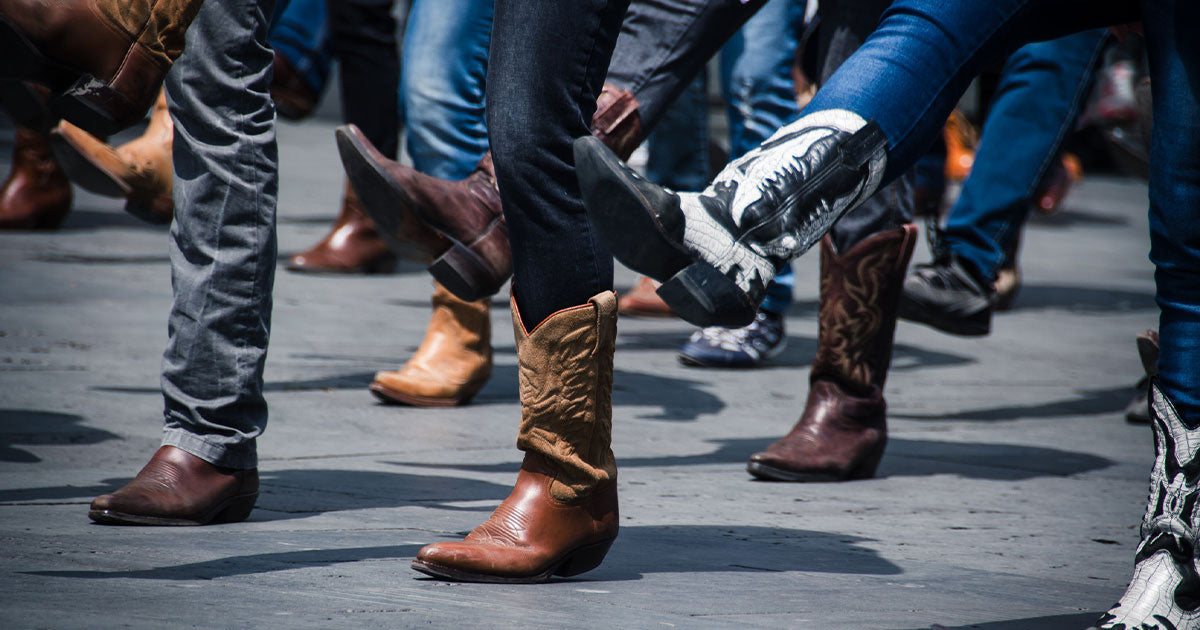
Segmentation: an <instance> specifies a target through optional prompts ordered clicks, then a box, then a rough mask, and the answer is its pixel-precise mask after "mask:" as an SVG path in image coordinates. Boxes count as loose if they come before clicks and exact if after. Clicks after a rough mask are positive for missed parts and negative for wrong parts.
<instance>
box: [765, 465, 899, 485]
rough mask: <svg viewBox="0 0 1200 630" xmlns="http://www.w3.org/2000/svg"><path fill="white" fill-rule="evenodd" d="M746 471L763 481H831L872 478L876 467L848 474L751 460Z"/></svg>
mask: <svg viewBox="0 0 1200 630" xmlns="http://www.w3.org/2000/svg"><path fill="white" fill-rule="evenodd" d="M746 472H748V473H750V474H751V475H753V476H754V478H756V479H761V480H763V481H791V482H830V481H857V480H860V479H872V478H874V477H875V467H874V466H872V467H871V469H870V470H869V471H868V470H864V469H861V468H860V469H857V470H854V471H851V472H850V473H849V474H847V475H846V476H844V477H843V476H840V475H834V474H830V473H817V472H803V471H797V470H788V469H786V468H778V467H776V466H771V465H769V464H764V463H762V462H750V463H748V464H746Z"/></svg>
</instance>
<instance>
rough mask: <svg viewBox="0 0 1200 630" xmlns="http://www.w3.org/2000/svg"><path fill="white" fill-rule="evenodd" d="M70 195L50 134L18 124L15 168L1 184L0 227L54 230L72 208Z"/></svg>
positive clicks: (13, 162) (4, 228)
mask: <svg viewBox="0 0 1200 630" xmlns="http://www.w3.org/2000/svg"><path fill="white" fill-rule="evenodd" d="M71 196H72V194H71V182H69V181H68V180H67V175H66V173H64V172H63V170H62V167H61V166H59V164H58V162H57V161H55V159H54V154H53V153H52V152H51V151H50V140H49V138H48V137H47V136H46V135H45V134H40V133H37V132H35V131H32V130H30V129H26V128H24V127H17V130H16V142H15V143H14V144H13V160H12V170H11V171H9V173H8V179H6V180H5V181H4V185H3V187H0V230H53V229H55V228H57V227H58V226H60V225H62V222H63V221H64V220H65V219H66V218H67V213H69V212H70V211H71Z"/></svg>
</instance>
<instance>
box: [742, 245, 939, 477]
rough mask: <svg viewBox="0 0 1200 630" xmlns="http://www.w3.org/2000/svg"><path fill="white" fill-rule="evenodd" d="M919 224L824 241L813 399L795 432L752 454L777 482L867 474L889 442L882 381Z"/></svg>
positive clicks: (757, 471) (753, 466)
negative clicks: (843, 246)
mask: <svg viewBox="0 0 1200 630" xmlns="http://www.w3.org/2000/svg"><path fill="white" fill-rule="evenodd" d="M916 242H917V228H916V226H914V225H911V224H909V225H905V226H903V227H900V228H896V229H892V230H886V231H884V232H880V233H878V234H875V235H874V236H871V237H869V238H867V239H866V240H864V241H862V242H860V243H859V244H858V245H855V246H854V247H853V248H852V249H851V250H850V251H848V252H846V253H845V254H842V255H838V254H837V252H836V251H835V250H834V246H833V242H832V240H830V238H829V237H828V236H827V237H825V239H824V240H823V241H822V242H821V307H820V313H819V315H818V327H819V332H818V334H817V339H818V340H817V356H816V358H815V359H813V365H812V371H811V372H810V375H809V390H808V402H807V403H806V404H805V407H804V413H803V414H802V415H801V416H800V420H799V421H798V422H797V423H796V425H795V426H794V427H792V430H791V432H789V433H788V434H787V435H785V436H783V437H782V438H780V439H779V440H777V441H776V442H775V443H773V444H771V445H770V446H768V447H767V450H765V451H763V452H761V453H755V454H754V455H752V456H751V457H750V463H749V465H747V467H746V468H747V470H748V471H749V472H750V474H751V475H754V476H755V477H757V478H759V479H771V480H775V481H842V480H847V479H867V478H870V477H873V476H874V475H875V468H876V467H877V466H878V465H879V460H880V459H882V458H883V448H884V445H886V444H887V403H886V402H885V401H884V399H883V385H884V381H885V380H886V379H887V371H888V366H889V365H890V364H891V362H892V338H893V336H894V333H895V331H896V303H897V301H898V300H899V297H900V289H901V287H902V285H903V283H904V270H905V268H907V267H908V261H909V259H910V258H911V257H912V252H913V247H914V246H915V245H916Z"/></svg>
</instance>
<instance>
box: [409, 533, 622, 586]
mask: <svg viewBox="0 0 1200 630" xmlns="http://www.w3.org/2000/svg"><path fill="white" fill-rule="evenodd" d="M616 539H617V537H616V536H613V537H612V538H609V539H607V540H602V541H600V542H597V543H591V544H588V545H582V546H580V547H576V548H575V549H573V550H571V551H569V552H567V553H566V554H564V555H563V557H562V559H559V560H556V561H554V562H551V563H550V567H549V568H547V569H546V570H545V571H542V572H540V573H536V574H533V575H514V576H509V575H491V574H487V573H475V572H472V571H463V570H461V569H455V568H453V567H444V566H441V565H437V564H431V563H428V562H423V561H421V560H416V559H414V560H413V561H412V568H413V569H414V570H416V571H419V572H421V573H424V574H425V575H429V576H432V577H435V578H440V579H443V580H450V581H454V582H482V583H486V584H539V583H542V582H546V581H548V580H550V578H552V577H554V576H556V575H557V576H559V577H571V576H575V575H579V574H581V573H586V572H588V571H591V570H592V569H595V568H596V567H598V566H600V564H601V563H602V562H604V557H605V556H606V555H607V554H608V549H609V547H612V544H613V541H614V540H616Z"/></svg>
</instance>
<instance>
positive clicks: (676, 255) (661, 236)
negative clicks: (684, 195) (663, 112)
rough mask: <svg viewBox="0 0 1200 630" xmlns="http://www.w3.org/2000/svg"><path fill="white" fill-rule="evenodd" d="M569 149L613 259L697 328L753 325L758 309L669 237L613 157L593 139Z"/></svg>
mask: <svg viewBox="0 0 1200 630" xmlns="http://www.w3.org/2000/svg"><path fill="white" fill-rule="evenodd" d="M574 150H575V165H576V172H577V173H578V174H579V184H580V189H581V191H582V193H583V196H584V199H585V204H584V205H585V206H586V207H587V211H588V217H589V218H590V220H591V223H592V225H593V226H594V227H595V228H596V230H597V231H598V232H600V234H601V237H602V239H603V240H604V242H605V243H606V244H607V245H608V247H609V249H610V250H611V251H612V253H613V255H614V256H615V257H616V258H617V260H620V261H621V263H623V264H624V265H626V266H628V267H629V268H631V269H633V270H634V271H637V272H639V273H641V274H644V275H647V276H650V277H651V278H653V279H655V280H658V281H659V282H661V283H662V286H661V287H659V288H658V291H657V293H658V295H659V296H660V297H662V298H663V300H664V301H665V302H666V303H667V304H668V305H670V307H671V310H672V311H674V312H675V314H676V315H678V316H679V317H681V318H683V319H685V320H687V321H689V322H691V323H693V324H696V325H697V326H702V327H708V326H727V327H733V328H740V327H742V326H746V325H748V324H749V323H750V322H752V321H753V320H754V315H755V313H757V311H758V309H757V305H754V304H751V303H750V301H749V299H748V298H747V297H746V295H745V294H744V293H743V292H742V291H741V289H739V288H738V286H737V284H736V283H734V281H733V280H730V279H729V278H727V277H726V276H725V275H724V274H722V273H721V272H720V271H718V270H717V269H716V268H715V267H713V266H712V265H710V264H708V263H706V262H703V261H701V260H697V259H696V258H695V257H694V256H693V255H692V254H690V253H689V252H688V251H687V250H685V249H684V248H683V247H682V246H680V245H679V244H678V243H679V241H680V240H681V239H679V238H672V237H671V235H670V234H669V233H668V231H667V229H666V228H665V227H664V226H663V225H662V223H660V222H659V220H658V217H657V214H656V212H655V208H654V206H653V205H652V203H653V202H652V201H651V200H649V199H647V198H646V197H645V196H644V194H643V192H642V190H640V189H639V187H638V185H637V181H635V180H634V179H632V177H631V176H630V171H629V170H628V168H627V167H626V166H625V164H624V163H623V162H622V161H621V159H620V158H618V157H617V156H616V154H614V153H613V152H612V151H611V150H609V149H608V147H606V146H604V143H603V142H601V141H600V140H598V139H596V138H594V137H584V138H580V139H578V140H576V141H575V145H574ZM601 174H602V175H601ZM674 203H676V204H677V203H678V200H677V198H676V201H675V202H674ZM633 208H636V210H633ZM676 212H679V211H678V209H677V210H676ZM681 224H682V222H681Z"/></svg>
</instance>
